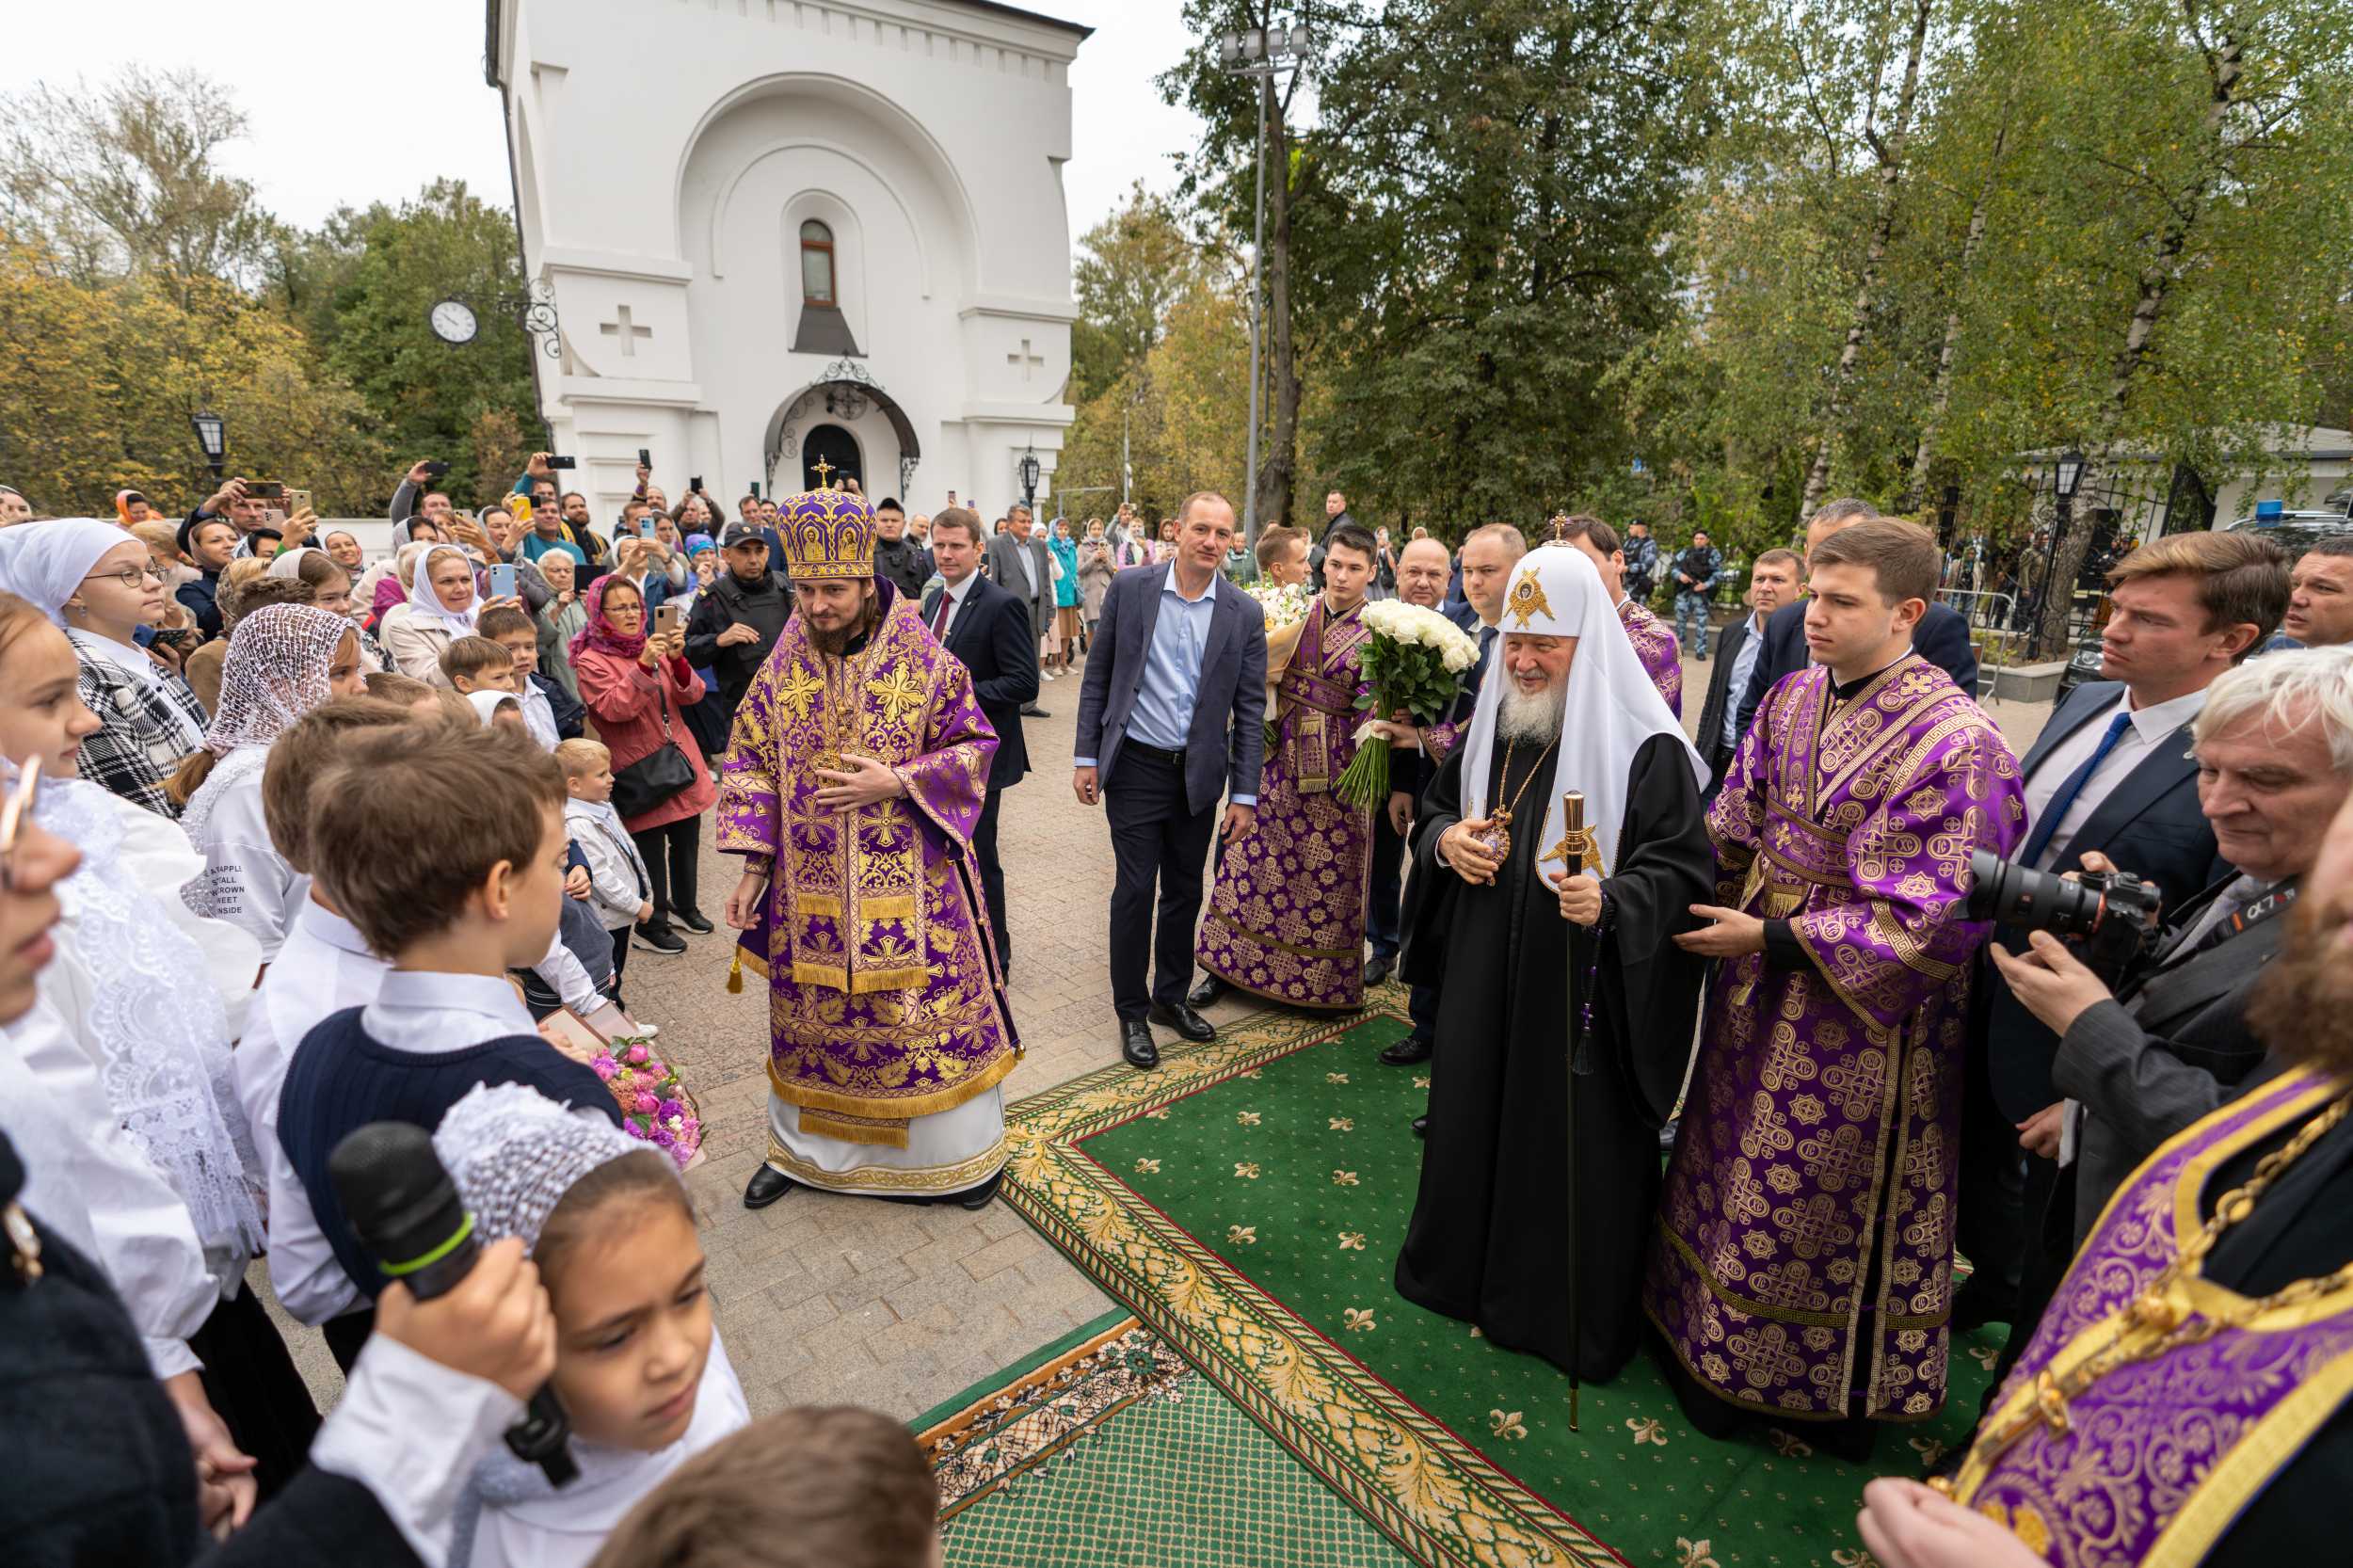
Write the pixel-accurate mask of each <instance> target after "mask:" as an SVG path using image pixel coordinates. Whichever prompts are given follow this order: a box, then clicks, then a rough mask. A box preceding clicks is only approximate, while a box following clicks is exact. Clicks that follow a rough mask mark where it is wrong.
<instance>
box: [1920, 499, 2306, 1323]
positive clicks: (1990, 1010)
mask: <svg viewBox="0 0 2353 1568" xmlns="http://www.w3.org/2000/svg"><path fill="white" fill-rule="evenodd" d="M2108 584H2109V589H2110V603H2111V606H2112V608H2111V613H2110V616H2109V619H2108V623H2107V625H2106V627H2105V630H2104V631H2103V633H2102V638H2101V650H2100V651H2101V664H2100V669H2101V674H2102V675H2103V676H2105V677H2106V678H2107V679H2105V680H2101V681H2097V682H2092V683H2088V684H2086V685H2083V686H2080V687H2077V688H2076V689H2075V691H2074V692H2073V693H2072V694H2071V695H2070V696H2068V698H2067V700H2066V701H2064V702H2062V703H2061V704H2059V706H2058V709H2057V712H2054V713H2053V714H2052V715H2051V719H2050V722H2049V723H2048V724H2047V725H2045V726H2044V727H2043V730H2042V734H2041V737H2040V738H2039V739H2038V740H2037V741H2036V742H2035V744H2034V745H2033V747H2032V748H2031V749H2029V750H2028V751H2027V753H2026V756H2025V761H2024V762H2023V763H2021V765H2020V771H2021V773H2022V774H2023V776H2024V777H2025V795H2026V813H2027V836H2026V842H2025V849H2024V850H2023V851H2022V852H2021V854H2020V855H2019V857H2018V861H2017V866H2018V868H2020V869H2023V870H2025V871H2029V872H2046V873H2050V874H2052V875H2059V874H2064V873H2066V872H2081V871H2084V870H2086V869H2087V861H2086V856H2090V855H2095V854H2096V855H2098V856H2105V860H2106V862H2107V863H2109V864H2112V865H2115V866H2120V867H2123V868H2125V869H2126V870H2127V871H2129V872H2133V873H2135V876H2136V877H2137V880H2138V881H2139V882H2140V883H2144V884H2146V885H2147V888H2148V890H2149V891H2150V892H2152V893H2153V895H2154V897H2155V898H2156V899H2157V900H2158V901H2159V902H2160V903H2161V904H2162V906H2163V908H2165V909H2167V910H2177V909H2180V908H2182V907H2183V906H2184V905H2185V904H2186V903H2187V902H2188V901H2189V900H2190V899H2191V898H2192V897H2193V896H2194V895H2196V894H2197V893H2198V892H2199V891H2200V890H2201V888H2207V887H2208V886H2210V885H2211V884H2213V883H2214V882H2215V881H2216V880H2217V878H2218V877H2221V876H2223V875H2224V874H2225V873H2226V872H2229V871H2230V869H2231V868H2230V866H2229V864H2228V862H2227V861H2226V860H2225V859H2224V858H2223V857H2222V856H2221V855H2220V852H2219V851H2218V849H2217V845H2216V840H2215V829H2214V827H2213V826H2212V825H2211V824H2209V823H2208V821H2207V814H2206V812H2204V811H2203V810H2201V808H2200V805H2199V801H2198V790H2197V779H2198V764H2197V762H2196V760H2194V759H2193V757H2192V756H2191V755H2190V744H2191V739H2192V733H2191V726H2192V724H2193V722H2194V721H2195V720H2196V719H2197V717H2198V713H2199V711H2200V709H2201V708H2202V707H2203V705H2204V704H2205V702H2206V699H2207V693H2208V690H2209V688H2210V687H2211V686H2212V685H2213V684H2214V682H2215V681H2216V680H2217V679H2219V678H2220V677H2221V676H2223V675H2224V674H2226V673H2227V672H2228V671H2230V669H2231V668H2232V666H2233V664H2237V663H2238V661H2240V660H2241V659H2243V658H2245V657H2246V656H2247V654H2248V652H2249V649H2251V648H2255V647H2256V646H2258V645H2259V644H2261V642H2262V641H2263V639H2264V638H2265V636H2266V635H2268V634H2269V632H2270V631H2271V629H2272V628H2273V627H2275V626H2277V625H2278V624H2279V622H2280V616H2281V614H2282V613H2283V612H2284V611H2285V609H2286V606H2287V586H2288V584H2287V567H2286V563H2285V560H2284V558H2283V557H2282V556H2281V554H2280V552H2278V551H2277V550H2276V549H2275V548H2274V547H2273V546H2272V545H2270V544H2269V543H2268V542H2266V541H2264V540H2261V539H2256V538H2252V537H2249V536H2242V535H2236V534H2227V533H2198V534H2176V535H2172V536H2168V537H2164V538H2159V539H2154V540H2152V541H2151V542H2149V543H2148V544H2145V545H2143V546H2141V547H2140V548H2139V549H2137V550H2136V551H2134V552H2132V553H2131V554H2129V555H2127V556H2125V557H2124V559H2123V560H2122V561H2121V563H2119V564H2118V565H2117V567H2116V568H2114V569H2113V570H2111V571H2110V572H2109V573H2108ZM2003 918H2004V920H2005V921H2006V922H2007V923H2005V925H2004V926H2003V927H2002V928H2001V929H2000V930H1999V931H1997V932H1996V934H1995V936H1994V943H1995V944H1996V945H1999V946H2002V947H2006V948H2008V949H2009V951H2011V952H2026V951H2028V941H2027V932H2026V929H2025V926H2026V924H2027V923H2041V921H2032V922H2027V921H2022V920H2019V919H2018V917H2017V916H2016V915H2015V914H2013V913H2010V912H2009V911H2007V910H2006V911H2005V912H2004V915H2003ZM2130 952H2131V946H2130V945H2129V944H2128V945H2127V946H2126V947H2124V948H2123V949H2122V950H2121V951H2117V952H2113V953H2112V954H2111V955H2110V959H2109V962H2108V968H2107V973H2106V975H2105V979H2106V980H2107V981H2108V982H2110V983H2111V984H2114V983H2115V982H2116V981H2118V980H2119V979H2120V978H2121V976H2120V973H2119V972H2118V971H2119V968H2120V967H2121V960H2122V959H2123V958H2125V957H2126V956H2128V955H2129V953H2130ZM1991 961H1992V960H1991V959H1990V958H1989V959H1988V962H1989V963H1990V962H1991ZM1988 979H1989V981H1990V980H1991V977H1988ZM1984 995H1985V1006H1984V1008H1983V1009H1982V1011H1981V1014H1980V1016H1979V1017H1978V1018H1977V1020H1975V1021H1976V1024H1977V1027H1978V1029H1979V1030H1980V1032H1979V1033H1977V1038H1976V1042H1975V1043H1976V1044H1977V1050H1975V1051H1974V1052H1973V1053H1972V1060H1971V1062H1970V1064H1969V1070H1968V1075H1967V1079H1966V1080H1965V1085H1964V1096H1965V1098H1964V1102H1963V1111H1962V1130H1961V1171H1962V1189H1961V1209H1960V1214H1959V1216H1958V1224H1959V1227H1960V1237H1959V1241H1960V1246H1961V1251H1962V1252H1964V1253H1966V1254H1967V1255H1968V1256H1970V1258H1971V1259H1973V1260H1974V1261H1975V1262H1976V1263H1977V1266H1978V1270H1979V1272H1978V1273H1977V1276H1976V1277H1975V1278H1973V1279H1972V1280H1971V1281H1970V1283H1969V1285H1968V1286H1967V1288H1965V1289H1964V1290H1963V1291H1962V1292H1961V1298H1960V1304H1959V1305H1958V1306H1957V1308H1956V1312H1955V1318H1956V1322H1957V1324H1958V1325H1959V1326H1970V1325H1973V1324H1976V1323H1979V1322H1985V1321H1989V1320H2002V1319H2008V1320H2009V1321H2010V1322H2011V1324H2012V1329H2011V1335H2010V1344H2011V1345H2012V1347H2013V1348H2015V1347H2019V1346H2023V1345H2024V1344H2025V1337H2026V1333H2027V1332H2028V1331H2030V1330H2031V1329H2032V1328H2033V1326H2034V1321H2035V1316H2036V1315H2037V1313H2038V1312H2039V1310H2040V1307H2041V1299H2042V1298H2041V1294H2038V1293H2037V1292H2036V1291H2035V1290H2034V1289H2033V1288H2032V1286H2031V1285H2030V1284H2028V1283H2026V1282H2025V1276H2026V1275H2029V1274H2035V1273H2037V1272H2040V1273H2041V1275H2043V1276H2045V1277H2044V1280H2043V1283H2044V1285H2045V1287H2046V1292H2045V1293H2047V1286H2048V1285H2049V1283H2051V1281H2052V1280H2053V1279H2055V1278H2056V1275H2057V1267H2060V1266H2063V1265H2064V1263H2065V1261H2066V1255H2067V1252H2069V1251H2072V1250H2073V1249H2072V1248H2067V1249H2064V1250H2062V1251H2061V1252H2060V1254H2059V1256H2057V1259H2055V1260H2051V1259H2041V1258H2039V1257H2038V1256H2037V1255H2038V1254H2040V1252H2041V1248H2040V1247H2039V1246H2038V1245H2037V1244H2036V1236H2037V1230H2038V1228H2039V1223H2040V1220H2041V1215H2042V1213H2043V1211H2044V1210H2045V1208H2048V1207H2049V1204H2050V1201H2051V1192H2052V1189H2053V1188H2054V1186H2055V1185H2056V1183H2057V1165H2056V1164H2055V1163H2054V1162H2053V1160H2052V1159H2051V1157H2050V1155H2049V1154H2046V1153H2042V1152H2040V1151H2041V1150H2054V1151H2055V1150H2056V1147H2057V1128H2058V1125H2059V1120H2060V1106H2059V1100H2060V1096H2059V1093H2058V1092H2057V1090H2056V1089H2055V1088H2053V1086H2052V1083H2051V1061H2052V1058H2053V1056H2054V1055H2055V1054H2056V1053H2057V1049H2058V1039H2057V1035H2056V1033H2054V1032H2053V1031H2052V1030H2051V1029H2049V1028H2048V1027H2047V1026H2046V1025H2045V1024H2044V1023H2043V1022H2042V1021H2041V1020H2040V1019H2038V1018H2037V1017H2036V1016H2035V1015H2034V1013H2033V1012H2032V1011H2030V1010H2029V1008H2028V1007H2027V1006H2026V1005H2025V1002H2024V1000H2023V999H2022V998H2020V997H2019V996H2018V995H2016V994H2015V993H2014V992H2013V991H2012V990H2011V989H2010V988H2009V986H2007V985H2003V984H1986V986H1985V987H1984ZM2022 1145H2023V1151H2022ZM2061 1228H2062V1229H2069V1228H2072V1227H2069V1226H2062V1227H2061Z"/></svg>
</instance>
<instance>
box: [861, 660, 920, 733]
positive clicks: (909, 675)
mask: <svg viewBox="0 0 2353 1568" xmlns="http://www.w3.org/2000/svg"><path fill="white" fill-rule="evenodd" d="M866 690H867V691H868V693H869V694H871V695H872V696H873V697H874V698H875V699H876V700H877V701H879V702H880V703H881V704H882V711H883V722H884V723H886V724H893V725H895V724H904V722H905V719H906V714H907V712H908V711H909V710H911V709H915V708H920V706H922V703H923V699H924V697H925V696H927V695H929V694H928V693H927V692H926V691H925V689H924V686H923V683H922V682H921V681H920V680H916V679H915V676H914V674H913V672H912V671H910V670H909V669H908V668H907V667H906V666H905V665H904V664H899V665H896V666H894V667H893V668H892V669H891V671H890V673H889V675H888V676H886V677H884V678H883V679H881V680H869V681H868V682H867V683H866Z"/></svg>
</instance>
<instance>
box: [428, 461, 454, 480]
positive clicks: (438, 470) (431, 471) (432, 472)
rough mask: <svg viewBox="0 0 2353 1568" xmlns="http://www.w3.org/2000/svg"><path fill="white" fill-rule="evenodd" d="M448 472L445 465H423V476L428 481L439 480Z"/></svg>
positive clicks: (447, 467) (447, 466)
mask: <svg viewBox="0 0 2353 1568" xmlns="http://www.w3.org/2000/svg"><path fill="white" fill-rule="evenodd" d="M447 472H449V465H448V464H447V463H427V464H425V465H424V474H425V477H426V478H428V479H439V478H440V476H441V475H443V474H444V473H447Z"/></svg>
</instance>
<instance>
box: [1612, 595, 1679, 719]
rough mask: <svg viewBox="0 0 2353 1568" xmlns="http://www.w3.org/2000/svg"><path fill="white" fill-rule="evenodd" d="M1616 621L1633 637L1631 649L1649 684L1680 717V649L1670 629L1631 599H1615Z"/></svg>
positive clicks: (1669, 708)
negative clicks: (1648, 675) (1648, 679)
mask: <svg viewBox="0 0 2353 1568" xmlns="http://www.w3.org/2000/svg"><path fill="white" fill-rule="evenodd" d="M1618 623H1619V624H1620V625H1621V626H1624V627H1625V634H1626V635H1627V636H1628V637H1630V638H1632V639H1633V641H1634V651H1635V652H1636V653H1637V654H1639V655H1641V660H1642V667H1643V668H1644V669H1646V670H1648V671H1650V683H1651V684H1652V685H1654V686H1656V687H1657V688H1658V695H1659V696H1663V697H1665V698H1666V699H1667V712H1670V713H1673V715H1674V716H1675V717H1676V718H1681V717H1682V716H1683V648H1682V646H1681V645H1680V644H1678V643H1677V642H1676V641H1675V634H1674V629H1673V628H1672V627H1670V626H1669V625H1668V624H1667V623H1666V622H1665V621H1663V620H1660V619H1659V618H1658V617H1657V616H1654V615H1652V614H1651V613H1650V612H1649V611H1648V610H1646V609H1644V608H1643V607H1642V606H1641V605H1640V604H1637V603H1635V602H1634V600H1631V599H1623V600H1619V601H1618Z"/></svg>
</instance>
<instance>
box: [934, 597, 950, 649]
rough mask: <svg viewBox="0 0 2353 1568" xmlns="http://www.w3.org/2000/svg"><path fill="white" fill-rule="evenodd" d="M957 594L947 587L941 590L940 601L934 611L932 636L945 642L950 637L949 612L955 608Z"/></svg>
mask: <svg viewBox="0 0 2353 1568" xmlns="http://www.w3.org/2000/svg"><path fill="white" fill-rule="evenodd" d="M955 603H956V596H955V595H953V594H952V593H950V592H949V591H948V590H947V589H945V588H942V589H940V590H939V603H938V605H937V606H936V608H934V609H933V611H932V636H933V637H934V638H936V639H937V640H939V641H942V642H945V641H946V640H947V637H948V612H949V611H950V610H952V609H954V608H955Z"/></svg>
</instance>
